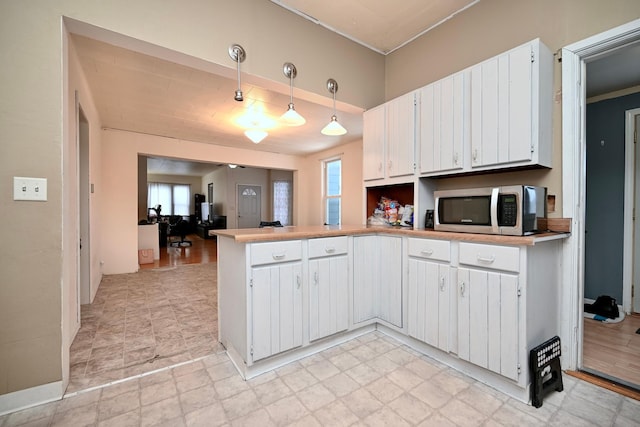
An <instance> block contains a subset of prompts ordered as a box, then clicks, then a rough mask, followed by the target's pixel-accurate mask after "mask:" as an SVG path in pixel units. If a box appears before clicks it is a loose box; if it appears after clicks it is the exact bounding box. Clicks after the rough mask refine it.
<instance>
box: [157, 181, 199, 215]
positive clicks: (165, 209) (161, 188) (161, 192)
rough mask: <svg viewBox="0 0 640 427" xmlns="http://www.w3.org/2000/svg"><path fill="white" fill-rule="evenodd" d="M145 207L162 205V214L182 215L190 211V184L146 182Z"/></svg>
mask: <svg viewBox="0 0 640 427" xmlns="http://www.w3.org/2000/svg"><path fill="white" fill-rule="evenodd" d="M147 188H148V191H147V207H153V206H156V205H160V206H162V215H183V216H187V215H189V214H190V213H191V186H190V185H189V184H164V183H161V182H150V183H148V184H147Z"/></svg>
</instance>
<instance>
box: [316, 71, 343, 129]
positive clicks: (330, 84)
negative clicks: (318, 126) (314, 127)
mask: <svg viewBox="0 0 640 427" xmlns="http://www.w3.org/2000/svg"><path fill="white" fill-rule="evenodd" d="M327 89H328V90H329V92H331V93H332V94H333V115H332V116H331V121H330V122H329V124H327V125H326V126H325V127H323V128H322V130H321V131H320V132H321V133H322V134H323V135H330V136H338V135H344V134H345V133H347V130H346V129H345V128H344V127H343V126H342V125H341V124H340V123H338V118H337V117H336V92H337V91H338V82H337V81H335V80H334V79H329V80H327Z"/></svg>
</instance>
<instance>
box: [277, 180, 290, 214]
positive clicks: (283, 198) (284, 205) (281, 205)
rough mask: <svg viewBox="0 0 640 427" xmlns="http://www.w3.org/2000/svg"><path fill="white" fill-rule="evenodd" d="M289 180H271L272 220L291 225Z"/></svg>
mask: <svg viewBox="0 0 640 427" xmlns="http://www.w3.org/2000/svg"><path fill="white" fill-rule="evenodd" d="M291 198H292V191H291V181H273V220H274V221H280V224H282V225H291V205H292V203H291Z"/></svg>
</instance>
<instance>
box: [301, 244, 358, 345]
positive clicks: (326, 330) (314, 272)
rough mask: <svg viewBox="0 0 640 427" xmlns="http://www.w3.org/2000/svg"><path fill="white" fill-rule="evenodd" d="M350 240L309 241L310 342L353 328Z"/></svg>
mask: <svg viewBox="0 0 640 427" xmlns="http://www.w3.org/2000/svg"><path fill="white" fill-rule="evenodd" d="M347 254H348V252H347V237H346V236H341V237H330V238H321V239H312V240H309V258H310V259H309V281H308V283H309V340H310V341H314V340H317V339H320V338H324V337H327V336H329V335H333V334H335V333H337V332H340V331H344V330H346V329H347V328H348V327H349V305H348V301H349V258H348V255H347Z"/></svg>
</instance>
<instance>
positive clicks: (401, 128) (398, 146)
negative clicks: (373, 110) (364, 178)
mask: <svg viewBox="0 0 640 427" xmlns="http://www.w3.org/2000/svg"><path fill="white" fill-rule="evenodd" d="M386 108H387V139H386V142H387V176H388V177H390V178H393V177H396V176H405V175H413V173H414V171H415V133H416V132H415V129H416V126H415V125H416V117H415V115H416V108H415V94H414V93H409V94H406V95H403V96H401V97H398V98H396V99H393V100H391V101H389V102H387V104H386Z"/></svg>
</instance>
